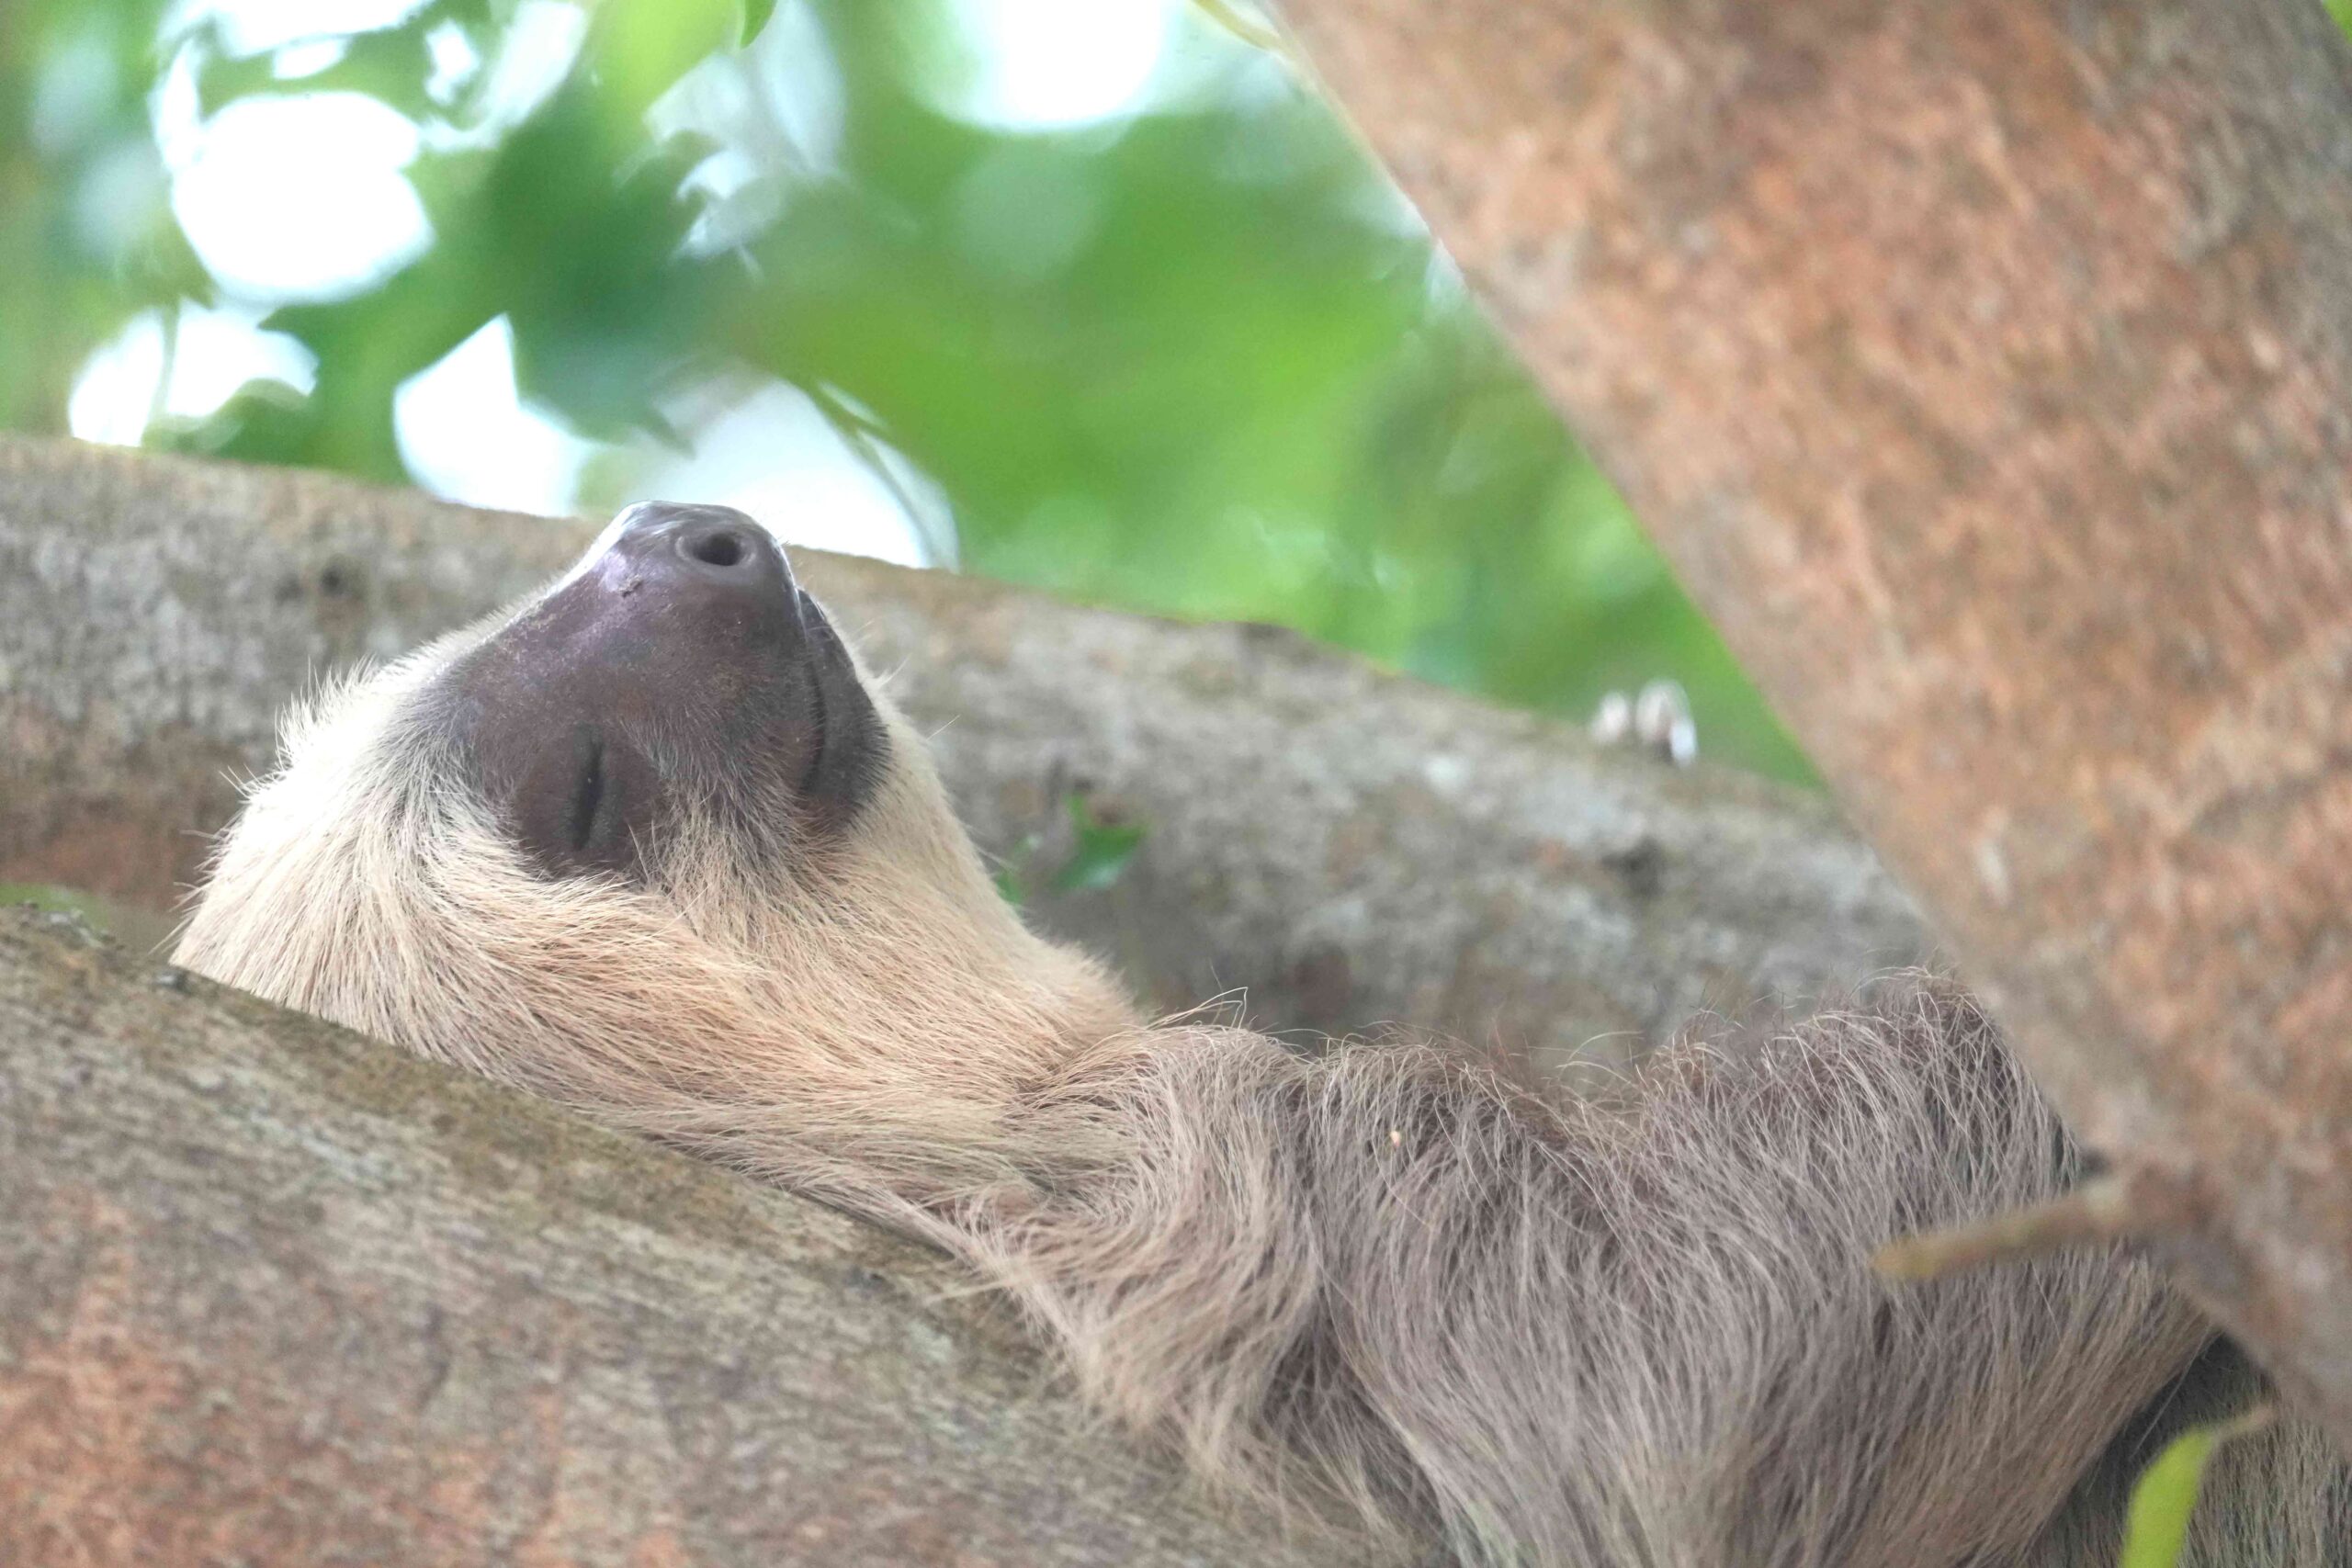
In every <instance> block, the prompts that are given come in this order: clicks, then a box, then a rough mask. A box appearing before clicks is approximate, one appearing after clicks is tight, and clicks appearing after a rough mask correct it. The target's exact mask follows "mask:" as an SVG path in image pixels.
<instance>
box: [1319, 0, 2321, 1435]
mask: <svg viewBox="0 0 2352 1568" xmlns="http://www.w3.org/2000/svg"><path fill="white" fill-rule="evenodd" d="M1286 11H1287V14H1288V16H1289V17H1290V18H1291V19H1292V21H1293V22H1294V23H1295V27H1296V29H1297V31H1298V33H1299V35H1300V36H1301V38H1302V39H1303V40H1304V44H1305V46H1306V54H1307V56H1308V57H1309V58H1310V59H1311V60H1312V61H1313V62H1315V63H1316V64H1317V66H1318V67H1319V68H1320V69H1321V70H1322V71H1323V72H1325V73H1327V75H1328V77H1329V82H1330V84H1331V85H1332V87H1333V88H1334V90H1335V91H1336V93H1337V95H1338V96H1339V98H1340V101H1341V102H1342V103H1343V104H1345V105H1346V106H1347V107H1348V108H1349V109H1351V111H1352V112H1353V114H1354V116H1355V118H1356V119H1357V120H1358V122H1359V123H1360V124H1361V125H1362V126H1363V129H1364V130H1365V132H1366V134H1367V135H1368V136H1369V138H1370V139H1371V141H1373V142H1374V145H1375V146H1376V147H1377V148H1378V149H1379V151H1380V152H1382V153H1383V154H1384V155H1385V158H1386V160H1387V162H1388V164H1389V165H1390V166H1391V167H1392V168H1393V169H1394V170H1395V171H1396V172H1397V175H1399V177H1400V178H1401V179H1402V180H1403V182H1404V184H1405V186H1406V187H1407V188H1408V191H1409V192H1410V193H1411V194H1412V195H1414V196H1415V197H1418V199H1419V201H1420V203H1421V204H1422V207H1423V209H1424V211H1425V212H1426V213H1427V215H1428V217H1429V219H1430V222H1431V223H1432V224H1433V225H1434V227H1435V228H1436V230H1437V231H1438V233H1439V235H1440V236H1441V237H1442V239H1443V240H1444V241H1445V242H1446V243H1448V244H1449V245H1450V246H1451V247H1452V249H1453V253H1454V254H1455V255H1456V256H1457V257H1458V258H1459V259H1460V260H1461V262H1462V264H1463V265H1464V268H1465V269H1466V271H1467V273H1468V275H1469V276H1470V278H1471V280H1472V282H1473V284H1474V285H1475V286H1476V288H1477V289H1478V290H1479V291H1480V293H1481V294H1482V295H1483V296H1484V298H1485V299H1487V302H1488V303H1489V304H1490V305H1491V306H1492V307H1493V309H1494V310H1495V311H1496V312H1497V314H1498V316H1499V317H1500V318H1501V320H1502V321H1503V323H1504V325H1505V326H1506V327H1507V328H1508V329H1509V330H1510V333H1512V334H1513V335H1514V336H1515V337H1516V338H1517V340H1518V342H1519V344H1520V345H1521V348H1522V349H1523V351H1524V352H1525V353H1526V355H1527V356H1528V358H1529V360H1530V362H1531V363H1532V365H1533V366H1534V367H1535V369H1536V371H1537V372H1538V374H1539V375H1540V376H1541V377H1542V378H1543V379H1544V382H1545V384H1546V385H1547V386H1548V387H1549V388H1550V389H1551V390H1552V392H1553V393H1554V394H1555V397H1556V398H1557V399H1558V400H1559V402H1560V403H1561V405H1562V407H1563V408H1564V409H1565V410H1566V412H1567V413H1568V415H1569V417H1570V419H1571V420H1572V422H1573V423H1575V424H1576V425H1577V428H1578V429H1579V430H1580V431H1581V432H1582V433H1583V434H1584V435H1585V436H1586V437H1587V438H1588V439H1589V442H1590V443H1591V445H1592V446H1593V447H1594V449H1595V450H1596V451H1597V453H1598V454H1599V455H1600V457H1601V459H1602V460H1603V462H1604V463H1605V464H1606V465H1607V466H1608V467H1609V468H1610V469H1611V471H1612V472H1613V473H1614V475H1615V476H1616V478H1617V479H1618V480H1619V482H1620V483H1621V484H1622V485H1623V488H1624V490H1625V491H1626V493H1627V495H1628V497H1629V498H1630V499H1631V501H1632V502H1633V503H1634V507H1635V509H1636V510H1637V511H1638V512H1639V513H1641V514H1642V515H1643V516H1644V517H1645V519H1646V520H1647V522H1648V523H1649V525H1650V526H1651V527H1652V528H1653V529H1655V530H1656V531H1657V535H1658V536H1659V538H1660V539H1661V541H1662V542H1663V543H1664V544H1665V545H1666V547H1668V551H1669V552H1670V553H1671V554H1672V555H1673V557H1674V558H1675V559H1676V560H1677V561H1678V563H1679V566H1680V568H1681V570H1682V571H1683V572H1684V574H1685V576H1686V578H1687V580H1688V581H1690V583H1691V586H1692V588H1693V589H1694V590H1695V592H1697V594H1698V596H1699V598H1700V599H1701V601H1702V603H1703V604H1705V605H1706V606H1707V608H1708V609H1709V611H1710V612H1711V613H1712V614H1713V615H1714V617H1715V618H1716V620H1717V622H1718V624H1719V625H1720V626H1722V627H1723V629H1724V633H1725V635H1726V637H1728V638H1729V639H1730V641H1731V643H1732V646H1733V647H1734V649H1736V651H1738V653H1739V654H1740V655H1741V657H1742V658H1743V660H1746V661H1747V665H1748V667H1749V669H1750V670H1751V671H1754V672H1755V673H1756V675H1757V676H1758V679H1759V680H1760V681H1761V682H1763V684H1764V686H1765V688H1766V690H1767V691H1768V692H1769V693H1770V694H1771V696H1772V698H1773V700H1774V701H1775V702H1776V703H1777V704H1778V705H1779V706H1780V708H1781V712H1782V713H1783V714H1784V715H1785V716H1786V717H1787V718H1788V719H1789V721H1790V722H1791V724H1792V727H1793V728H1794V729H1795V731H1796V733H1797V734H1798V735H1799V737H1800V738H1801V739H1803V740H1804V743H1805V744H1806V746H1807V747H1808V749H1809V750H1811V752H1812V754H1813V756H1814V758H1815V761H1817V762H1819V763H1820V765H1821V766H1822V767H1823V768H1824V770H1825V771H1826V773H1827V774H1828V776H1829V777H1830V779H1831V780H1832V781H1833V782H1834V784H1835V785H1836V787H1837V788H1838V792H1839V794H1840V795H1841V797H1842V798H1843V799H1844V800H1845V802H1846V803H1847V804H1848V806H1849V807H1850V809H1851V810H1852V812H1853V814H1854V816H1855V817H1856V818H1857V819H1858V820H1859V821H1860V823H1861V824H1862V826H1863V827H1864V829H1866V830H1867V831H1868V833H1869V835H1870V836H1871V839H1872V840H1873V841H1875V842H1876V843H1878V844H1879V845H1880V846H1881V847H1882V848H1883V850H1884V851H1885V852H1886V853H1887V855H1888V857H1889V860H1890V861H1891V863H1893V864H1894V866H1895V867H1896V868H1897V870H1898V871H1899V872H1900V873H1901V874H1903V876H1904V878H1905V881H1906V882H1907V883H1908V884H1909V885H1910V886H1913V887H1914V888H1916V889H1917V891H1918V893H1919V894H1920V895H1921V896H1922V897H1924V898H1925V899H1926V900H1927V901H1928V904H1929V905H1930V906H1931V907H1932V908H1933V910H1934V911H1935V913H1936V915H1937V916H1938V917H1939V920H1940V922H1941V924H1942V925H1943V926H1944V927H1945V928H1946V929H1947V930H1948V931H1950V932H1951V936H1952V937H1953V939H1954V940H1955V942H1956V944H1957V946H1958V948H1959V950H1960V953H1961V955H1962V959H1963V961H1964V963H1965V964H1966V965H1967V968H1968V971H1969V973H1970V975H1971V976H1972V978H1973V980H1974V981H1975V982H1976V983H1977V984H1978V985H1979V986H1980V987H1982V988H1983V989H1984V990H1985V992H1986V994H1987V996H1988V997H1989V998H1990V999H1991V1001H1992V1003H1993V1005H1994V1007H1995V1009H1996V1011H1997V1012H1999V1013H2000V1014H2001V1015H2002V1016H2003V1017H2004V1018H2005V1019H2007V1021H2009V1022H2010V1023H2011V1025H2012V1026H2013V1027H2014V1028H2016V1029H2017V1030H2018V1032H2019V1033H2020V1035H2021V1037H2022V1043H2023V1047H2024V1049H2025V1050H2026V1052H2027V1054H2028V1055H2029V1058H2030V1061H2031V1062H2032V1064H2033V1066H2034V1067H2035V1070H2036V1071H2037V1073H2038V1074H2039V1075H2040V1076H2041V1077H2042V1079H2043V1080H2044V1081H2045V1082H2046V1083H2047V1084H2048V1086H2049V1087H2050V1089H2051V1090H2052V1093H2053V1094H2054V1095H2055V1096H2056V1097H2057V1099H2058V1100H2059V1101H2060V1102H2061V1104H2062V1105H2063V1106H2064V1109H2065V1110H2066V1111H2067V1112H2068V1113H2069V1115H2070V1116H2071V1118H2072V1119H2073V1120H2074V1121H2075V1122H2076V1124H2077V1125H2078V1126H2080V1127H2081V1128H2082V1129H2083V1130H2084V1131H2085V1133H2086V1134H2087V1135H2088V1137H2089V1138H2090V1139H2091V1140H2092V1141H2093V1142H2094V1143H2095V1144H2097V1145H2098V1146H2100V1147H2102V1148H2103V1149H2105V1150H2106V1151H2108V1152H2109V1154H2110V1155H2111V1156H2113V1157H2115V1158H2116V1159H2117V1160H2118V1161H2119V1162H2120V1163H2122V1164H2124V1165H2127V1166H2134V1167H2138V1168H2141V1169H2143V1170H2145V1171H2149V1172H2153V1173H2158V1174H2160V1175H2161V1176H2162V1177H2163V1184H2164V1186H2165V1189H2166V1190H2170V1191H2173V1192H2176V1193H2181V1194H2186V1195H2187V1196H2188V1201H2186V1202H2184V1203H2183V1204H2182V1205H2180V1214H2181V1215H2185V1216H2188V1218H2187V1220H2186V1223H2177V1224H2172V1225H2170V1226H2159V1227H2152V1228H2159V1229H2164V1230H2165V1231H2166V1232H2167V1235H2168V1250H2169V1252H2170V1255H2171V1257H2172V1258H2173V1259H2174V1260H2175V1261H2176V1262H2177V1265H2178V1266H2179V1269H2180V1272H2181V1274H2182V1277H2183V1278H2184V1280H2186V1281H2187V1282H2188V1284H2189V1285H2190V1286H2191V1287H2192V1288H2193V1289H2194V1290H2195V1291H2196V1292H2197V1293H2198V1295H2199V1298H2200V1299H2201V1300H2202V1301H2203V1302H2204V1303H2206V1304H2207V1305H2209V1306H2210V1307H2211V1308H2212V1309H2213V1310H2214V1311H2215V1312H2216V1313H2217V1314H2219V1315H2220V1316H2221V1317H2222V1320H2223V1321H2224V1322H2225V1323H2227V1324H2228V1325H2230V1326H2231V1327H2232V1328H2233V1329H2234V1330H2236V1331H2237V1333H2238V1335H2239V1336H2240V1337H2242V1338H2243V1339H2244V1340H2245V1343H2246V1344H2247V1345H2248V1346H2249V1347H2250V1348H2253V1349H2254V1350H2255V1351H2256V1353H2257V1354H2258V1355H2259V1356H2260V1357H2261V1358H2262V1359H2264V1360H2265V1361H2266V1362H2267V1364H2268V1366H2269V1367H2270V1368H2271V1370H2272V1371H2275V1372H2276V1373H2278V1375H2279V1376H2280V1377H2281V1378H2282V1380H2283V1381H2284V1382H2286V1384H2287V1386H2288V1388H2289V1391H2290V1394H2291V1396H2292V1397H2293V1398H2294V1399H2295V1400H2296V1401H2298V1402H2299V1403H2301V1404H2303V1405H2304V1406H2306V1407H2307V1408H2309V1409H2310V1410H2312V1412H2314V1413H2315V1414H2318V1415H2320V1416H2322V1417H2323V1418H2324V1419H2325V1420H2326V1421H2327V1422H2328V1423H2329V1424H2330V1425H2331V1426H2332V1427H2333V1429H2334V1431H2335V1435H2336V1437H2337V1438H2338V1439H2339V1440H2340V1441H2346V1442H2347V1443H2352V701H2347V700H2346V699H2347V696H2348V695H2352V547H2347V540H2348V539H2352V532H2348V530H2352V503H2348V502H2347V501H2346V474H2347V472H2352V412H2347V411H2352V89H2347V69H2346V58H2347V57H2346V49H2345V46H2344V42H2343V40H2342V39H2341V38H2340V37H2338V36H2337V35H2336V33H2335V29H2334V28H2333V27H2332V26H2331V25H2330V23H2329V21H2328V19H2327V17H2325V16H2324V13H2323V11H2322V9H2321V7H2320V6H2319V5H2318V4H2316V0H2288V3H2282V4H2276V5H2268V4H2254V5H2249V4H2245V3H2244V0H2149V3H2146V4H2142V5H2136V6H2098V5H2089V6H2086V5H2080V4H2075V3H2072V0H1883V3H1872V4H1868V5H1857V4H1841V3H1822V4H1806V5H1739V4H1725V3H1723V0H1665V3H1660V0H1586V3H1582V4H1569V3H1567V0H1287V5H1286Z"/></svg>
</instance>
